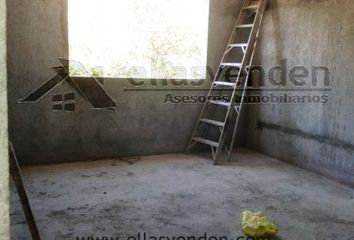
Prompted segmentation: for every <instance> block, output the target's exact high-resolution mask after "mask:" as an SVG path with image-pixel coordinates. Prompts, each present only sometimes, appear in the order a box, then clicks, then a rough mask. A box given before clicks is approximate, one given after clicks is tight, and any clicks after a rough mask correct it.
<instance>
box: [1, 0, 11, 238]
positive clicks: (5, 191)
mask: <svg viewBox="0 0 354 240" xmlns="http://www.w3.org/2000/svg"><path fill="white" fill-rule="evenodd" d="M6 82H7V77H6V7H5V0H1V1H0V236H1V239H4V240H6V239H10V232H9V225H10V220H9V216H10V212H9V169H8V149H7V142H8V136H7V99H6Z"/></svg>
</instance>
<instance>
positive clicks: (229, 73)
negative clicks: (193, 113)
mask: <svg viewBox="0 0 354 240" xmlns="http://www.w3.org/2000/svg"><path fill="white" fill-rule="evenodd" d="M266 1H267V0H257V1H254V0H245V2H244V4H243V6H242V9H241V12H240V14H239V16H238V18H237V20H236V23H235V26H234V28H233V31H232V34H231V37H230V40H229V42H228V44H227V46H226V49H225V52H224V54H223V57H222V59H221V63H220V65H219V67H218V70H217V72H216V74H215V77H214V79H213V82H212V85H211V87H210V90H209V92H208V95H207V101H206V102H205V103H204V105H203V108H202V110H201V113H200V115H199V118H198V121H197V123H196V125H195V127H194V130H193V133H192V136H191V138H190V140H189V142H188V145H187V147H186V153H189V152H191V151H192V150H193V148H194V147H195V146H196V144H197V143H201V144H204V145H208V146H210V147H211V151H212V155H213V161H214V164H217V163H218V161H219V158H220V154H221V152H222V149H225V151H226V152H227V159H228V160H230V159H231V155H232V149H233V147H234V143H235V136H236V134H237V127H238V124H239V120H240V113H241V111H242V106H243V104H244V98H245V93H246V87H247V85H248V79H249V75H250V72H251V71H250V67H251V65H252V62H253V58H254V52H255V49H256V46H257V43H258V38H259V32H260V28H261V24H262V20H263V16H264V11H265V9H266ZM225 93H226V95H225ZM211 128H214V132H211V131H213V129H211ZM210 133H211V134H210ZM231 133H232V135H230V134H231ZM209 135H212V139H211V138H210V137H211V136H209ZM230 136H231V137H230ZM226 140H227V141H228V142H229V143H228V144H227V143H226Z"/></svg>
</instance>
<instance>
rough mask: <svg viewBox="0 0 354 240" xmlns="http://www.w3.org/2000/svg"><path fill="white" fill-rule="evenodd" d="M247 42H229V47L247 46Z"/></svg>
mask: <svg viewBox="0 0 354 240" xmlns="http://www.w3.org/2000/svg"><path fill="white" fill-rule="evenodd" d="M247 46H248V44H247V43H235V44H229V47H247Z"/></svg>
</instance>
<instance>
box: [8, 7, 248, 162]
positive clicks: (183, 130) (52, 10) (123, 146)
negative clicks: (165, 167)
mask: <svg viewBox="0 0 354 240" xmlns="http://www.w3.org/2000/svg"><path fill="white" fill-rule="evenodd" d="M241 4H242V1H233V0H218V1H216V0H212V1H211V15H210V34H209V47H208V51H209V53H208V54H209V57H208V65H210V66H212V67H213V68H214V69H215V67H216V66H217V65H218V61H219V60H220V58H221V55H222V52H223V50H224V48H225V44H226V42H227V39H228V35H229V34H230V31H231V28H232V25H233V23H234V20H235V17H236V16H237V13H238V11H239V8H240V6H241ZM83 7H84V6H83ZM8 13H9V14H8V39H9V41H8V49H9V54H8V58H9V66H8V72H9V105H10V113H9V114H10V116H9V119H10V137H11V139H12V141H13V142H14V145H15V148H16V149H17V152H18V157H19V159H20V161H21V162H23V163H27V164H35V163H54V162H60V161H72V160H86V159H100V158H111V157H121V156H131V155H142V154H156V153H166V152H181V151H183V150H184V147H185V145H186V143H187V140H188V138H189V136H190V134H191V132H192V128H193V126H194V124H195V121H196V119H197V116H198V114H199V110H200V107H201V105H195V104H168V103H164V101H165V99H166V95H167V94H172V95H174V96H175V95H205V94H206V92H205V91H203V92H199V91H165V90H163V91H144V90H146V89H147V88H157V89H164V87H163V86H162V82H161V81H158V82H157V84H158V86H157V87H153V86H152V84H151V82H150V81H145V84H144V86H143V87H141V89H143V90H140V91H135V90H136V89H135V88H134V87H133V86H132V85H131V84H130V83H129V82H128V81H127V80H122V79H104V87H105V88H106V90H107V92H108V93H109V94H110V95H111V96H112V97H113V98H114V99H115V100H116V101H117V103H118V105H119V109H118V111H117V112H110V111H94V110H92V109H91V108H90V106H89V105H88V104H87V103H86V102H85V101H84V100H83V99H78V100H77V103H76V111H75V112H73V113H65V112H54V111H52V110H51V108H52V102H51V100H52V99H51V95H49V96H46V97H45V98H43V99H42V100H40V101H39V102H38V103H37V104H18V103H17V101H18V100H19V99H21V98H23V97H25V96H26V95H27V94H29V93H30V92H31V91H33V90H34V89H35V88H36V87H38V86H40V85H41V84H42V83H43V82H44V81H46V80H47V79H49V78H50V77H51V76H53V72H52V71H51V70H50V68H51V67H53V66H57V65H58V62H57V61H56V59H57V58H58V57H67V56H68V41H67V35H68V30H67V3H66V1H63V0H51V1H43V0H31V1H21V0H11V1H8ZM93 37H94V36H93ZM168 83H169V85H168V86H167V87H168V88H172V89H174V88H176V87H174V86H171V82H170V81H169V82H168ZM66 87H67V86H63V88H59V89H56V90H55V91H54V93H60V92H63V91H66V90H65V88H66ZM192 88H193V87H192ZM200 88H209V83H208V82H206V83H205V84H203V85H202V86H200ZM131 89H133V91H132V90H131Z"/></svg>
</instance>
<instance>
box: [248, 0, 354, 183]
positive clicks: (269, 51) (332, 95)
mask: <svg viewBox="0 0 354 240" xmlns="http://www.w3.org/2000/svg"><path fill="white" fill-rule="evenodd" d="M353 39H354V4H353V1H351V0H336V1H335V0H323V1H303V0H286V1H285V0H271V1H270V7H269V9H268V10H267V12H266V17H265V22H264V25H263V29H262V33H261V44H260V47H259V50H258V58H257V61H258V63H259V64H261V65H263V66H265V68H267V69H269V68H270V67H271V66H274V65H279V64H280V61H281V60H282V59H284V58H287V59H288V60H287V65H288V69H290V68H291V67H293V66H295V65H304V66H306V67H307V68H308V69H309V70H311V66H316V65H326V66H328V68H329V70H330V79H331V88H332V90H331V91H329V92H323V91H322V92H321V91H311V92H304V91H300V90H298V91H295V92H287V94H289V95H312V96H314V95H320V96H322V95H327V96H328V99H329V100H328V102H327V103H326V104H266V105H260V106H252V107H249V112H248V123H249V124H248V131H249V135H248V139H247V142H248V146H250V147H252V148H254V149H257V150H259V151H260V152H262V153H265V154H268V155H271V156H273V157H276V158H280V159H282V160H285V161H288V162H291V163H295V164H298V165H300V166H302V167H305V168H308V169H311V170H314V171H317V172H319V173H322V174H324V175H326V176H329V177H332V178H334V179H337V180H340V181H342V182H344V183H347V184H354V175H353V172H354V125H353V124H352V123H353V122H354V111H353V105H354V57H353V56H354V45H353ZM310 76H311V73H310ZM305 79H307V82H309V81H310V77H308V78H305ZM319 79H320V77H319ZM268 87H269V84H268ZM270 87H271V86H270ZM304 87H305V88H309V87H312V86H311V84H307V85H305V86H304ZM321 87H323V85H322V84H319V85H318V86H317V89H318V88H321ZM287 88H294V85H293V84H291V83H288V85H287ZM272 93H273V94H276V95H279V94H284V93H285V92H272ZM262 94H263V95H269V94H271V92H264V91H263V93H262Z"/></svg>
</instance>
